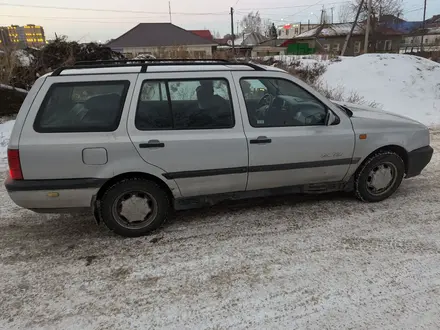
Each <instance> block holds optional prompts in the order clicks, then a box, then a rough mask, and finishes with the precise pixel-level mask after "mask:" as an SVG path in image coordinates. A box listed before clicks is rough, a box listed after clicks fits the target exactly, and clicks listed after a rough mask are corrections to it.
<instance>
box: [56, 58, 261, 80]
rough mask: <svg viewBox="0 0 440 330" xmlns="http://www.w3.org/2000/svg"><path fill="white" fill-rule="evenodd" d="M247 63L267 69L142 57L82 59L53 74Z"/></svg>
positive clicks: (258, 69)
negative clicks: (88, 70) (80, 70)
mask: <svg viewBox="0 0 440 330" xmlns="http://www.w3.org/2000/svg"><path fill="white" fill-rule="evenodd" d="M215 64H219V65H246V66H248V67H250V68H252V69H254V70H255V71H266V70H265V69H264V68H262V67H261V66H258V65H256V64H253V63H247V62H240V61H234V62H231V61H228V60H222V59H218V60H217V59H214V60H213V59H174V58H173V59H142V60H129V59H123V60H98V61H80V62H76V63H75V64H74V65H73V66H63V67H60V68H57V69H55V71H53V72H52V74H51V76H52V77H56V76H59V75H60V74H61V72H63V71H64V70H79V69H97V68H120V67H136V66H140V67H141V71H140V73H145V72H147V68H148V67H149V66H167V65H215Z"/></svg>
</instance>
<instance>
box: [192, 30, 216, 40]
mask: <svg viewBox="0 0 440 330" xmlns="http://www.w3.org/2000/svg"><path fill="white" fill-rule="evenodd" d="M189 32H192V33H194V34H195V35H198V36H199V37H200V38H203V39H206V40H209V41H213V40H214V36H213V35H212V33H211V31H209V30H189Z"/></svg>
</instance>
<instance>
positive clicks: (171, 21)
mask: <svg viewBox="0 0 440 330" xmlns="http://www.w3.org/2000/svg"><path fill="white" fill-rule="evenodd" d="M168 12H169V13H170V23H173V20H172V19H171V1H168Z"/></svg>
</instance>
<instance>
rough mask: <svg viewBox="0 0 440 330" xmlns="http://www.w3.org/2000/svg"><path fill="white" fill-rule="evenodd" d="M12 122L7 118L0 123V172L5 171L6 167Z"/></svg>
mask: <svg viewBox="0 0 440 330" xmlns="http://www.w3.org/2000/svg"><path fill="white" fill-rule="evenodd" d="M14 122H15V121H14V120H9V121H7V122H5V123H2V124H0V172H3V171H5V170H6V167H7V149H8V143H9V137H10V136H11V132H12V128H13V127H14Z"/></svg>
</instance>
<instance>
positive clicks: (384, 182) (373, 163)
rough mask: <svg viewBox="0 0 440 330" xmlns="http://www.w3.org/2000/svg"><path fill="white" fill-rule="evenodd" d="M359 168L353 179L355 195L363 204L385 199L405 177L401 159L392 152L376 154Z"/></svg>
mask: <svg viewBox="0 0 440 330" xmlns="http://www.w3.org/2000/svg"><path fill="white" fill-rule="evenodd" d="M361 166H362V167H361V168H360V170H359V171H358V172H357V174H356V177H355V194H356V197H357V198H358V199H360V200H362V201H364V202H380V201H383V200H384V199H387V198H388V197H390V196H391V195H392V194H393V193H394V192H395V191H396V190H397V188H399V186H400V184H401V183H402V180H403V176H404V175H405V164H404V162H403V160H402V158H401V157H400V156H399V155H398V154H396V153H394V152H392V151H382V152H378V153H376V154H374V155H373V156H371V157H370V158H368V159H367V161H366V162H365V163H364V164H363V165H361Z"/></svg>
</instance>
